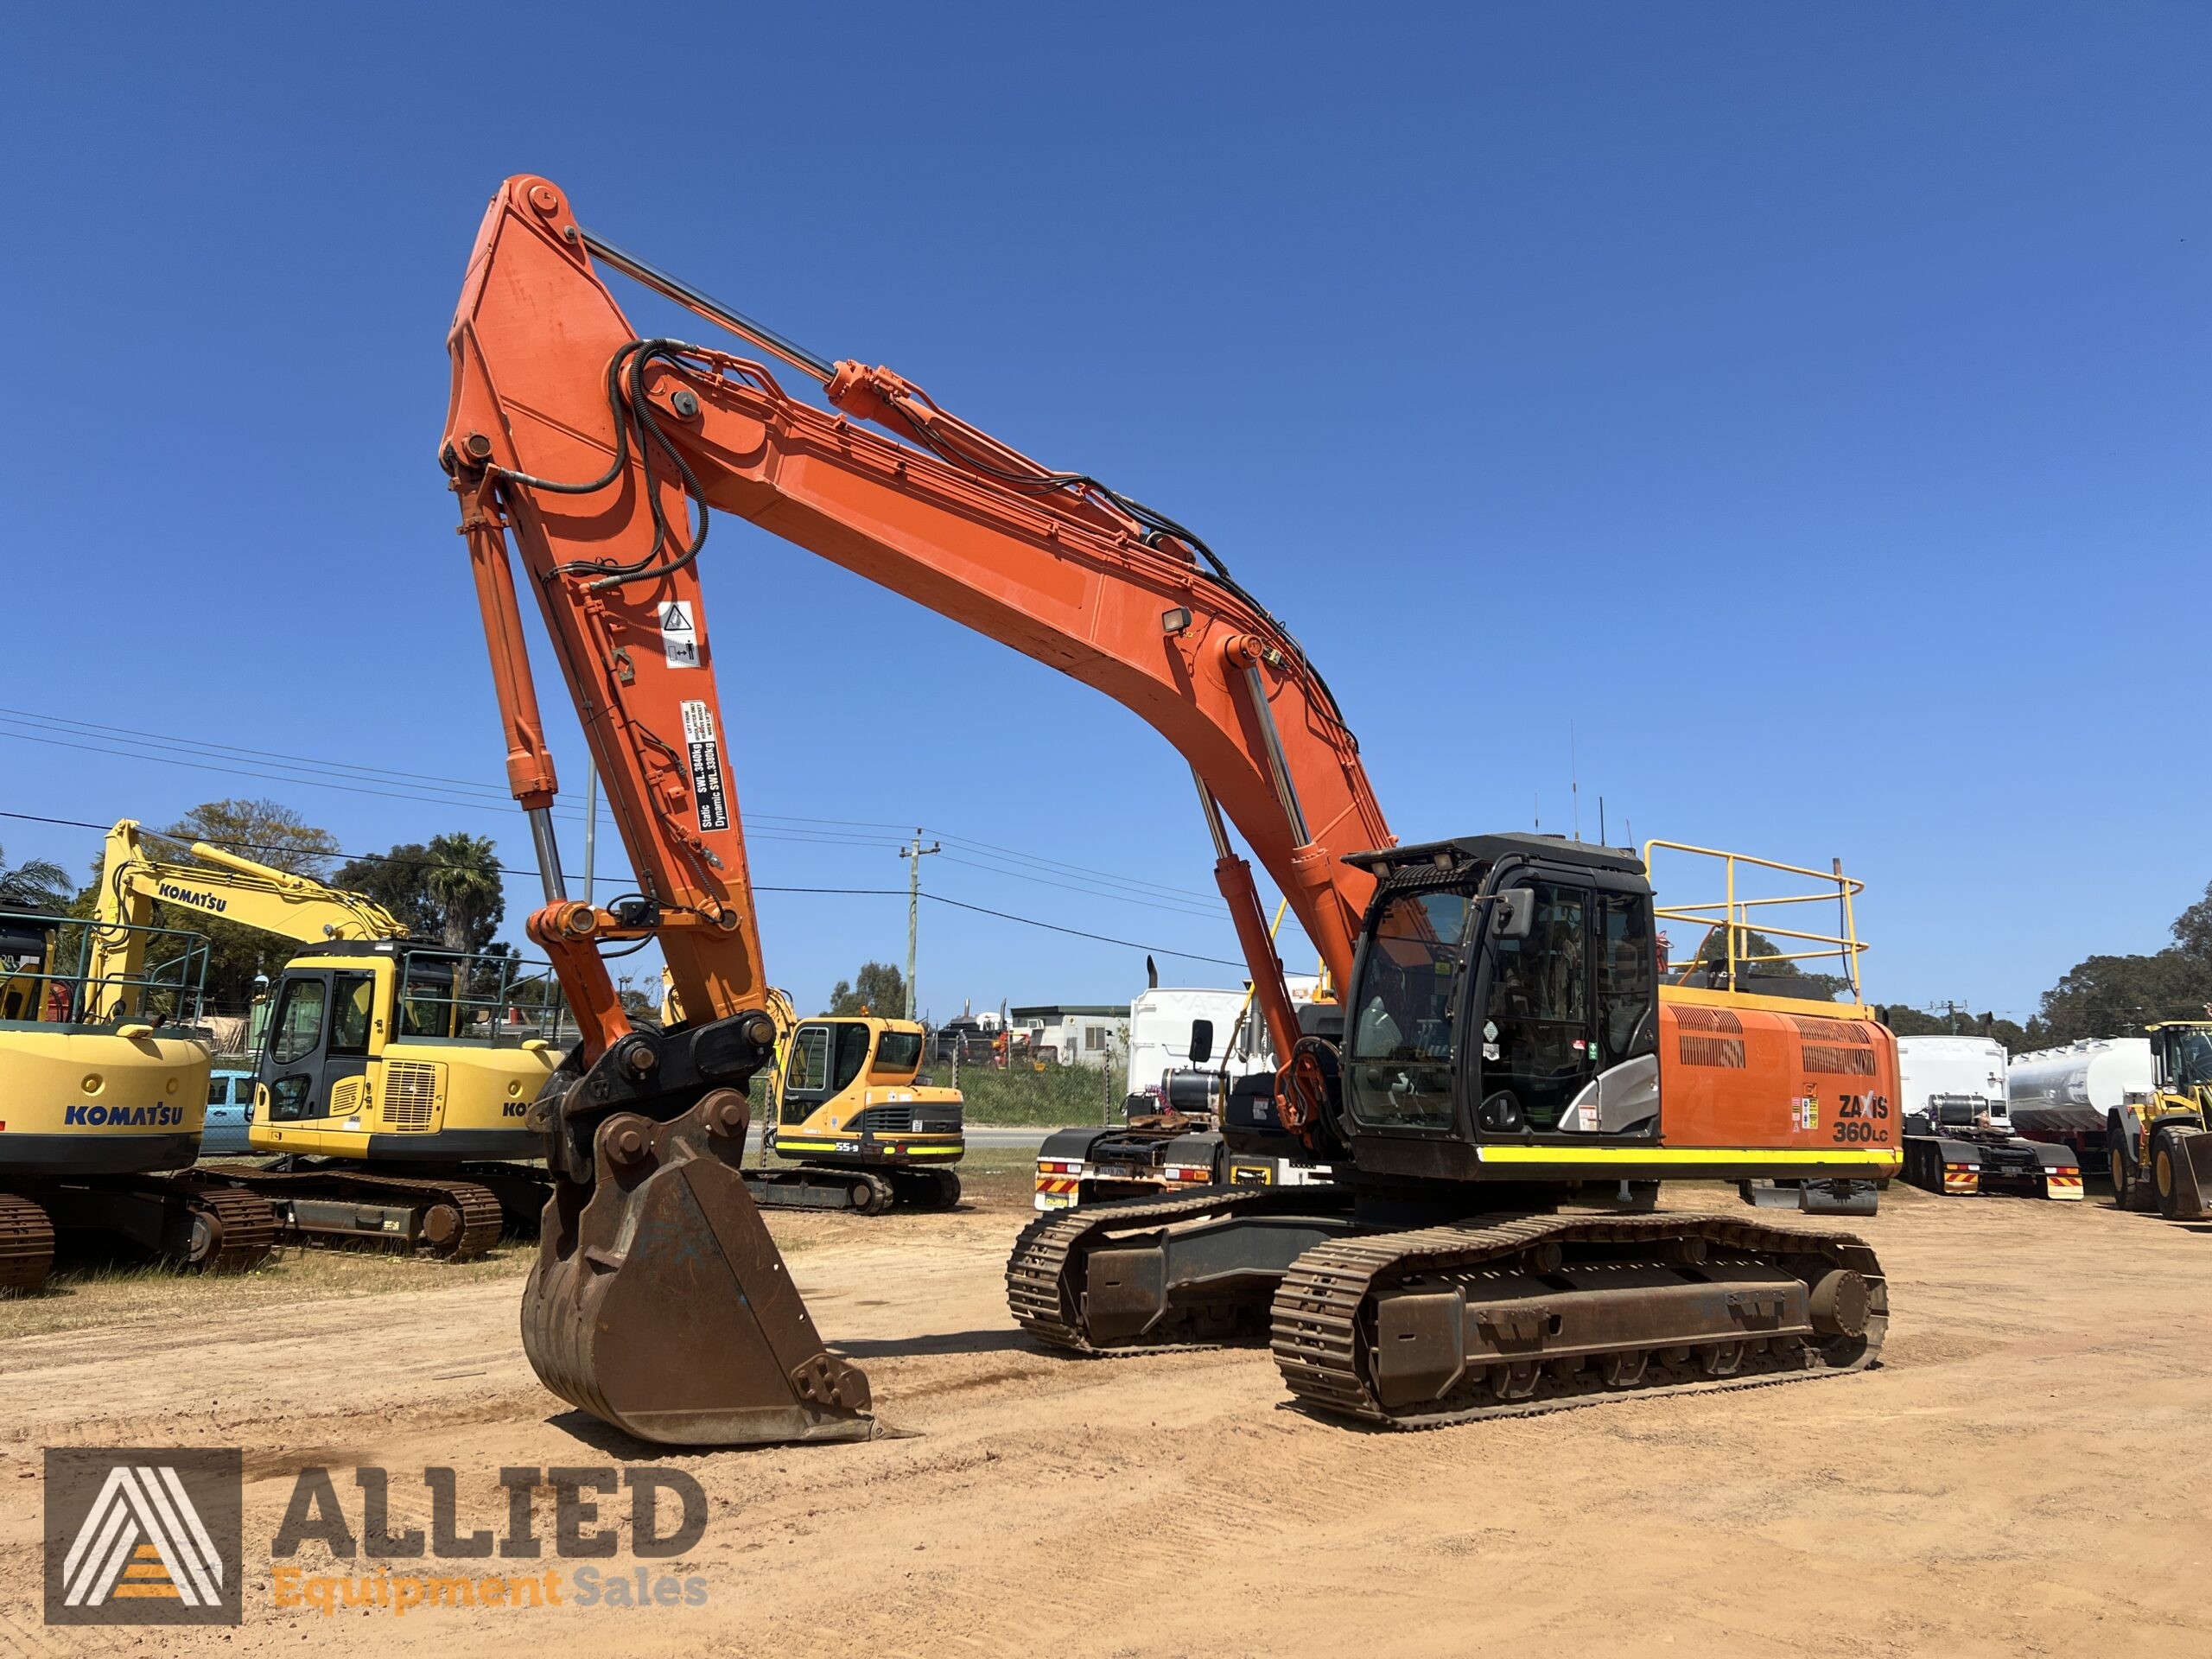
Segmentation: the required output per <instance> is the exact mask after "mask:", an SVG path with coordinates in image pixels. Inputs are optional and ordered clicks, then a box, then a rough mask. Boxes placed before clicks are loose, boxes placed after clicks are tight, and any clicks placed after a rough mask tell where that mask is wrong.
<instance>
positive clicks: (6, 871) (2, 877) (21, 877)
mask: <svg viewBox="0 0 2212 1659" xmlns="http://www.w3.org/2000/svg"><path fill="white" fill-rule="evenodd" d="M76 894H77V888H76V884H75V883H74V882H73V881H71V880H69V872H68V871H67V870H65V869H63V868H61V867H60V865H59V864H56V863H54V861H52V860H51V859H45V858H27V859H25V860H24V861H22V863H20V864H10V863H9V862H8V860H7V855H6V853H5V852H4V850H0V910H67V908H68V907H69V901H70V900H71V899H73V898H75V897H76Z"/></svg>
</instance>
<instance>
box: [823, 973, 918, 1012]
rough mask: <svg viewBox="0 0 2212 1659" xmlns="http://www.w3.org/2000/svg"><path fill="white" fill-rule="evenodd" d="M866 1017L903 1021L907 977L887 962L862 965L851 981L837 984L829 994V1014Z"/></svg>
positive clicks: (841, 981)
mask: <svg viewBox="0 0 2212 1659" xmlns="http://www.w3.org/2000/svg"><path fill="white" fill-rule="evenodd" d="M863 1008H865V1009H866V1010H867V1011H868V1013H870V1014H877V1015H880V1016H881V1017H883V1018H885V1019H889V1020H903V1019H905V1018H906V975H904V974H902V973H900V972H899V970H898V969H896V968H894V967H893V966H892V965H891V963H887V962H864V963H861V970H860V972H859V974H857V975H856V976H855V977H854V979H852V980H842V979H841V980H839V981H838V982H837V986H836V989H835V990H833V991H831V992H830V993H829V1012H830V1013H832V1014H858V1013H860V1012H861V1010H862V1009H863Z"/></svg>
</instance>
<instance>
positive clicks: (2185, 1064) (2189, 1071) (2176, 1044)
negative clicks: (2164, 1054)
mask: <svg viewBox="0 0 2212 1659" xmlns="http://www.w3.org/2000/svg"><path fill="white" fill-rule="evenodd" d="M2171 1037H2172V1040H2173V1049H2172V1054H2173V1066H2172V1070H2173V1086H2174V1087H2175V1088H2177V1089H2194V1088H2195V1087H2196V1086H2197V1085H2198V1084H2204V1083H2212V1031H2197V1030H2183V1031H2177V1032H2174V1033H2171Z"/></svg>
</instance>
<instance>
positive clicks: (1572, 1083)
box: [1475, 876, 1659, 1135]
mask: <svg viewBox="0 0 2212 1659" xmlns="http://www.w3.org/2000/svg"><path fill="white" fill-rule="evenodd" d="M1516 885H1521V886H1525V887H1526V888H1527V889H1528V891H1529V894H1530V897H1529V899H1528V900H1527V901H1526V902H1527V903H1528V904H1529V906H1530V907H1531V911H1532V915H1531V918H1530V921H1529V926H1528V929H1527V931H1526V932H1525V933H1523V934H1522V936H1521V937H1519V938H1508V937H1498V936H1497V933H1496V931H1495V930H1494V931H1493V935H1492V938H1491V950H1490V960H1489V976H1488V980H1487V987H1486V995H1485V997H1484V1008H1483V1018H1482V1020H1480V1022H1479V1028H1478V1031H1477V1032H1476V1033H1475V1041H1476V1043H1477V1044H1478V1045H1479V1047H1478V1052H1479V1054H1480V1056H1481V1064H1480V1069H1479V1073H1478V1075H1479V1077H1480V1078H1481V1083H1480V1087H1479V1090H1478V1096H1477V1099H1478V1107H1477V1111H1476V1122H1477V1124H1478V1128H1480V1129H1481V1130H1483V1131H1485V1132H1488V1133H1491V1134H1516V1133H1519V1132H1522V1131H1524V1130H1533V1131H1534V1132H1535V1133H1536V1134H1539V1135H1545V1134H1578V1135H1593V1134H1594V1135H1615V1134H1619V1135H1652V1134H1656V1131H1657V1128H1658V1114H1659V1062H1658V1058H1657V1046H1656V1024H1657V996H1658V992H1657V984H1656V981H1657V963H1656V959H1655V957H1654V956H1653V954H1652V934H1651V901H1650V898H1649V893H1641V892H1626V891H1617V890H1613V889H1610V888H1608V887H1605V886H1602V885H1597V884H1592V883H1589V882H1586V881H1579V880H1571V879H1561V878H1560V877H1558V876H1544V877H1539V878H1537V879H1535V880H1528V881H1526V882H1519V881H1516Z"/></svg>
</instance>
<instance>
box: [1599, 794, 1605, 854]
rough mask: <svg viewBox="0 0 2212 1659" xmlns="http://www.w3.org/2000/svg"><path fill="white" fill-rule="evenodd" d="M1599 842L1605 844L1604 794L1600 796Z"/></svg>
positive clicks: (1601, 845)
mask: <svg viewBox="0 0 2212 1659" xmlns="http://www.w3.org/2000/svg"><path fill="white" fill-rule="evenodd" d="M1598 844H1599V846H1600V847H1603V846H1604V845H1605V797H1604V796H1602V795H1600V796H1599V798H1598Z"/></svg>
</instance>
